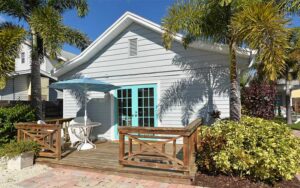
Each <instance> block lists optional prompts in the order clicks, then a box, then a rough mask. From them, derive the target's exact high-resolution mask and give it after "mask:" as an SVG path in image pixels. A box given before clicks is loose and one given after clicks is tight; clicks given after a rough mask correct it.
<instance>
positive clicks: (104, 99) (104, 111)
mask: <svg viewBox="0 0 300 188" xmlns="http://www.w3.org/2000/svg"><path fill="white" fill-rule="evenodd" d="M82 77H83V76H82V75H81V74H80V73H77V74H75V75H73V76H72V77H71V78H70V79H76V78H82ZM96 93H97V94H96V95H94V94H93V95H91V94H89V92H88V93H87V94H85V93H84V91H83V90H70V94H71V95H72V96H73V97H74V98H75V99H76V101H77V105H78V106H79V110H78V111H77V113H76V117H83V116H84V102H85V100H88V101H87V116H88V118H89V119H90V120H91V121H92V122H100V123H101V126H98V127H95V128H93V131H92V136H94V137H95V138H97V137H98V135H100V136H103V135H104V134H105V133H107V131H108V130H109V129H110V128H111V118H110V117H111V115H110V112H111V104H110V101H111V97H112V96H111V95H110V94H109V93H105V94H104V93H101V92H96Z"/></svg>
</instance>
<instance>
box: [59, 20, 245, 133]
mask: <svg viewBox="0 0 300 188" xmlns="http://www.w3.org/2000/svg"><path fill="white" fill-rule="evenodd" d="M133 38H137V39H138V55H137V56H135V57H129V54H128V52H129V48H128V40H129V39H133ZM161 41H162V39H161V34H158V33H156V32H154V31H152V30H149V29H146V28H144V27H142V26H141V25H138V24H135V23H134V24H132V25H130V26H129V27H128V28H127V29H126V30H125V31H124V32H123V33H122V34H120V35H119V36H118V37H117V38H115V40H114V41H112V42H111V43H110V44H109V45H107V46H106V47H105V48H104V49H103V50H101V51H100V52H99V53H98V54H97V55H96V56H95V57H94V58H93V59H91V60H90V61H89V62H87V63H85V64H84V65H82V66H80V67H77V68H76V69H75V70H73V71H70V72H69V73H67V74H65V75H64V76H62V77H61V78H60V79H68V78H72V77H73V76H74V75H77V76H87V77H90V78H94V79H98V80H101V81H105V82H108V83H112V84H115V85H119V86H121V85H136V84H150V83H151V84H157V93H158V103H159V104H163V106H164V107H165V113H161V114H160V115H161V118H160V120H159V122H158V126H172V127H174V126H175V127H182V126H184V125H185V124H187V123H188V122H189V121H192V120H193V119H194V118H196V117H200V116H205V117H206V116H207V113H205V112H206V111H207V110H208V109H207V107H206V106H207V105H206V104H207V102H208V104H209V105H208V106H214V107H215V108H217V109H218V110H220V111H221V117H222V118H225V117H228V116H229V97H228V89H229V86H230V85H229V76H228V72H229V71H228V66H227V65H228V59H229V57H228V56H227V55H222V54H219V53H216V52H210V51H202V50H197V49H188V50H185V49H184V48H183V47H182V46H181V44H179V43H176V42H174V44H173V48H172V50H170V51H166V50H165V49H164V47H163V46H162V42H161ZM240 61H247V60H246V59H242V60H240ZM112 94H113V92H111V93H110V95H104V94H101V93H97V92H93V93H90V96H89V98H90V99H92V100H91V102H90V103H89V105H88V114H89V118H90V119H91V120H92V121H97V122H101V123H102V126H101V127H99V128H98V130H97V131H98V132H97V134H100V135H101V134H102V135H103V136H104V137H106V138H109V139H112V138H113V131H114V127H113V126H112V125H113V122H114V108H113V106H114V104H113V103H114V100H113V95H112ZM208 111H211V109H210V110H208ZM203 114H204V115H203ZM76 116H83V109H82V108H81V107H80V105H78V104H77V102H76V99H75V97H74V95H71V94H70V93H69V92H68V91H64V117H66V118H67V117H76ZM94 132H95V131H94Z"/></svg>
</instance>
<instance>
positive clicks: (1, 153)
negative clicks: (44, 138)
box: [0, 141, 40, 158]
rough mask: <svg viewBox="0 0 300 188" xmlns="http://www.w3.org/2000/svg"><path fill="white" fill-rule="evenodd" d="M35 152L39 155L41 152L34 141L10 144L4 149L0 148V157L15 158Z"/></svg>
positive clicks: (4, 146)
mask: <svg viewBox="0 0 300 188" xmlns="http://www.w3.org/2000/svg"><path fill="white" fill-rule="evenodd" d="M30 151H32V152H34V154H35V155H37V154H38V153H39V151H40V146H39V145H38V144H37V143H36V142H33V141H21V142H15V141H13V142H10V143H8V144H4V145H3V147H2V148H0V157H8V158H13V157H16V156H18V155H20V154H21V153H25V152H30Z"/></svg>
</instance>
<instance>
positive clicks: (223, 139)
mask: <svg viewBox="0 0 300 188" xmlns="http://www.w3.org/2000/svg"><path fill="white" fill-rule="evenodd" d="M199 139H200V146H199V148H198V152H197V159H196V162H197V165H198V169H199V170H200V171H206V172H209V173H225V174H228V175H239V176H245V177H248V178H250V179H254V180H261V181H267V182H274V181H278V180H282V179H286V180H289V179H292V178H293V177H294V175H295V174H296V173H297V172H299V170H300V160H299V159H300V140H299V139H298V138H296V137H295V136H293V135H292V134H291V129H290V128H288V127H287V126H285V125H284V124H278V123H275V122H272V121H268V120H264V119H260V118H251V117H243V118H242V119H241V121H240V122H233V121H219V122H216V123H215V124H214V125H213V126H212V127H203V128H202V129H201V131H200V135H199Z"/></svg>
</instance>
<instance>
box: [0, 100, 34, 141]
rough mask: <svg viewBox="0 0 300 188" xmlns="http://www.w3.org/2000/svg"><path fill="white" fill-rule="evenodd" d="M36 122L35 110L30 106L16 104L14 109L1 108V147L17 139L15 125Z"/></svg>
mask: <svg viewBox="0 0 300 188" xmlns="http://www.w3.org/2000/svg"><path fill="white" fill-rule="evenodd" d="M35 120H36V119H35V114H34V110H33V109H32V108H31V106H30V105H24V104H16V105H14V106H12V107H2V108H0V146H1V145H2V144H4V143H8V142H10V141H12V140H15V139H16V136H17V129H16V128H15V127H14V124H15V123H18V122H32V121H35Z"/></svg>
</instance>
